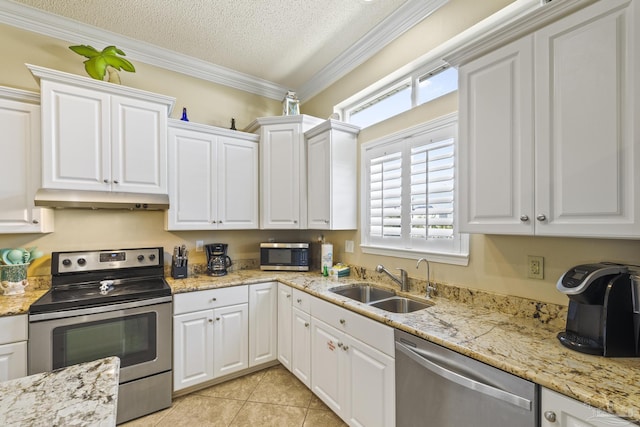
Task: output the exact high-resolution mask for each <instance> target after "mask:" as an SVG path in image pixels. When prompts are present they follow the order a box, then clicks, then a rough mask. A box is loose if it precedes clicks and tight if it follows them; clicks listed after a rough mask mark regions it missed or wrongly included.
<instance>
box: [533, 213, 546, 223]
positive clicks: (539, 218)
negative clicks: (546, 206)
mask: <svg viewBox="0 0 640 427" xmlns="http://www.w3.org/2000/svg"><path fill="white" fill-rule="evenodd" d="M536 219H537V220H538V221H545V220H546V219H547V217H546V216H545V214H538V216H537V217H536Z"/></svg>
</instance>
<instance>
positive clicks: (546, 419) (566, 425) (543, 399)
mask: <svg viewBox="0 0 640 427" xmlns="http://www.w3.org/2000/svg"><path fill="white" fill-rule="evenodd" d="M540 412H541V417H540V426H541V427H610V426H617V427H631V426H634V425H635V424H632V423H630V422H628V421H625V420H623V419H622V418H618V417H616V416H614V415H611V414H609V413H607V412H604V411H602V410H600V409H596V408H594V407H592V406H589V405H586V404H584V403H582V402H578V401H577V400H574V399H571V398H570V397H567V396H564V395H562V394H560V393H556V392H555V391H551V390H549V389H546V388H544V387H542V392H541V393H540Z"/></svg>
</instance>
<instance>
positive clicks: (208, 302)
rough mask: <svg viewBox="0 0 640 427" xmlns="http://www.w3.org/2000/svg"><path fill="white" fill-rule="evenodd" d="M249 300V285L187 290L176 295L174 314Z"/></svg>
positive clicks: (174, 298)
mask: <svg viewBox="0 0 640 427" xmlns="http://www.w3.org/2000/svg"><path fill="white" fill-rule="evenodd" d="M248 302H249V291H248V287H247V285H243V286H231V287H228V288H221V289H208V290H206V291H195V292H186V293H182V294H177V295H174V297H173V314H182V313H190V312H192V311H199V310H206V309H208V308H217V307H224V306H227V305H234V304H242V303H248Z"/></svg>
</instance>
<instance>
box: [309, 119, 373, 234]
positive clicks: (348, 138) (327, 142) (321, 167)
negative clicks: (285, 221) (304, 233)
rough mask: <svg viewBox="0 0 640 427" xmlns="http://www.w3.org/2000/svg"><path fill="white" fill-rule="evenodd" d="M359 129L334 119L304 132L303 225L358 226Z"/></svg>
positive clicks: (334, 228) (313, 227) (334, 227)
mask: <svg viewBox="0 0 640 427" xmlns="http://www.w3.org/2000/svg"><path fill="white" fill-rule="evenodd" d="M359 132H360V128H359V127H357V126H354V125H350V124H348V123H343V122H339V121H337V120H327V121H326V122H324V123H322V124H320V125H318V126H316V127H314V128H313V129H310V130H308V131H307V132H305V134H304V136H305V138H306V140H307V159H308V162H307V188H308V192H307V194H308V198H307V228H309V229H318V230H353V229H356V228H358V223H357V210H358V206H357V199H358V194H357V174H358V171H357V168H358V167H357V157H356V156H357V153H358V141H357V137H358V133H359Z"/></svg>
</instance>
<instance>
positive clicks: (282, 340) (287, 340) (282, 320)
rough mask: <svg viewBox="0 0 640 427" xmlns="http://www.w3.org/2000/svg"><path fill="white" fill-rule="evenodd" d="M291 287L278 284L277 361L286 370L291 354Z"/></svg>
mask: <svg viewBox="0 0 640 427" xmlns="http://www.w3.org/2000/svg"><path fill="white" fill-rule="evenodd" d="M291 295H292V290H291V287H289V286H287V285H283V284H282V283H279V284H278V360H279V361H280V363H282V366H284V367H285V368H287V369H288V370H291V369H292V366H291V352H292V335H291V334H292V330H291V325H292V323H291V322H292V320H293V318H292V307H291Z"/></svg>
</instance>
